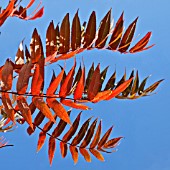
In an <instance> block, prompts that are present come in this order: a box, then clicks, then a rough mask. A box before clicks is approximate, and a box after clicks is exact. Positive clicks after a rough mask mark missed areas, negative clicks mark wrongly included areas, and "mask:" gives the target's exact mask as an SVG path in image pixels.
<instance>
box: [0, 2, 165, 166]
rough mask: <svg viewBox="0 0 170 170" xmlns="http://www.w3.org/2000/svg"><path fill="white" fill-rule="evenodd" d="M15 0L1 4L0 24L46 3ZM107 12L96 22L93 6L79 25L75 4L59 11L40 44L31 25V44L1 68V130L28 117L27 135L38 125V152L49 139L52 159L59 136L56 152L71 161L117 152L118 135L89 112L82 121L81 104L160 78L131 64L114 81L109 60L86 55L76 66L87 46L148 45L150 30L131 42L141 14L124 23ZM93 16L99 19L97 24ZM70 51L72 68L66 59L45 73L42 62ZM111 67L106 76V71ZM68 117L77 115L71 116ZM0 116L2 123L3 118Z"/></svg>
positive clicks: (138, 93)
mask: <svg viewBox="0 0 170 170" xmlns="http://www.w3.org/2000/svg"><path fill="white" fill-rule="evenodd" d="M17 2H18V1H17V0H11V1H10V2H9V3H8V5H7V7H6V9H4V10H2V11H1V13H0V26H2V25H3V24H4V22H5V21H6V19H7V18H8V17H9V16H10V17H13V16H16V17H19V18H21V19H23V20H34V19H37V18H40V17H41V16H42V15H43V13H44V7H40V5H41V2H40V3H39V4H38V6H37V8H36V9H35V10H34V11H33V13H32V14H31V15H27V11H28V9H29V8H30V7H31V6H32V5H33V4H34V3H35V2H36V1H35V0H30V1H29V2H28V4H27V6H26V7H22V6H19V5H20V2H18V4H17ZM111 12H112V10H111V9H110V10H109V11H108V12H107V13H106V15H105V16H104V17H103V19H101V21H100V22H99V21H97V19H96V18H97V17H96V12H95V11H93V12H92V13H91V15H90V17H89V19H88V21H87V22H84V23H83V24H82V23H81V20H80V17H79V11H77V12H76V14H75V15H74V17H73V20H72V21H71V20H70V17H69V15H70V14H69V13H67V14H66V15H65V16H64V18H63V20H62V21H61V24H60V23H58V24H57V25H56V26H55V23H54V22H53V21H51V22H50V24H49V26H48V28H47V30H46V40H45V50H44V49H43V48H44V46H43V41H42V40H43V39H44V38H42V37H41V35H40V34H39V33H38V30H37V29H36V28H35V29H34V31H33V33H32V37H31V41H30V44H29V48H30V50H28V48H27V46H25V48H24V44H23V40H22V41H21V43H20V45H19V47H18V50H17V53H16V57H15V62H14V63H13V62H12V61H11V60H10V59H7V60H6V62H5V64H4V65H2V66H1V67H0V81H1V101H2V106H0V108H1V111H2V112H1V113H3V114H0V116H1V115H2V120H3V121H1V120H0V126H1V127H0V130H1V129H2V131H3V130H4V131H5V130H10V129H11V127H13V126H14V125H16V122H18V123H20V124H23V123H24V122H25V123H27V125H28V126H29V127H28V128H27V133H28V134H29V135H31V134H33V133H35V131H36V130H37V129H39V130H40V133H39V137H38V143H37V152H38V151H40V150H41V148H42V147H43V146H44V144H45V142H46V141H48V158H49V162H50V165H52V162H53V160H54V157H55V153H56V151H57V149H56V148H57V144H58V143H57V142H58V141H59V142H60V151H61V156H62V157H63V158H65V157H66V156H67V154H68V153H70V154H71V156H72V159H73V161H74V163H77V162H78V158H79V155H81V156H82V157H83V158H84V159H85V160H86V161H87V162H91V160H92V159H91V155H93V156H94V157H96V158H97V159H98V160H100V161H104V156H103V153H104V154H105V153H112V152H114V151H113V150H112V149H114V148H116V147H117V146H118V144H119V143H120V140H121V139H122V138H123V137H122V136H120V137H114V138H110V135H111V132H112V129H113V126H112V127H111V128H109V129H108V130H107V131H106V132H105V133H104V134H102V128H103V125H102V121H101V120H98V119H94V120H93V117H90V118H87V119H86V120H85V121H84V123H82V124H81V115H82V114H83V113H82V110H90V109H91V108H90V107H89V103H98V102H100V101H107V100H111V99H137V98H140V97H143V96H149V95H151V94H153V92H154V91H155V90H156V89H157V87H158V86H159V84H160V83H161V82H162V81H163V79H161V80H159V81H156V82H155V83H153V84H151V85H150V86H148V87H146V84H147V81H148V79H149V76H147V77H146V78H145V79H143V80H142V81H141V80H140V75H139V73H138V71H136V73H135V71H134V70H132V72H131V74H130V76H129V77H128V78H127V73H126V71H125V72H124V74H123V76H122V77H121V78H120V80H118V78H117V71H116V70H115V71H111V74H110V73H109V71H108V70H109V69H110V67H108V66H107V67H104V69H102V68H103V64H102V63H98V64H96V63H92V64H91V65H90V67H88V66H85V65H84V61H83V62H82V64H81V63H80V66H79V68H77V61H78V60H77V59H75V55H76V54H80V53H82V52H83V51H85V50H93V49H98V50H100V49H101V50H103V49H105V50H110V51H111V52H116V51H117V52H120V53H124V54H126V53H136V52H141V51H143V50H147V49H149V48H151V47H152V46H153V45H149V46H147V45H148V43H149V41H150V38H151V34H152V33H151V32H148V33H146V35H145V36H144V37H143V38H141V39H140V40H139V41H138V42H137V43H136V44H135V45H132V42H134V41H135V40H134V37H135V36H136V35H135V30H136V25H137V21H138V17H137V18H136V19H135V20H133V21H132V22H131V23H130V24H129V26H128V27H127V28H126V29H125V30H124V27H125V24H124V12H123V13H122V14H121V16H120V17H119V19H118V20H117V21H116V22H115V25H114V26H113V24H112V18H111ZM97 23H100V25H99V27H98V26H97ZM86 25H87V26H86ZM82 27H83V28H82ZM73 57H74V64H73V65H71V64H70V63H69V67H70V70H69V71H67V70H66V68H68V64H67V66H66V64H65V66H64V67H62V66H61V65H59V68H61V71H59V72H57V69H56V67H55V66H54V67H53V68H54V70H53V73H52V78H51V79H49V76H50V75H45V73H46V71H47V70H46V68H48V66H49V65H51V64H52V63H57V62H58V61H60V60H68V59H70V58H73ZM59 64H60V63H59ZM54 65H55V64H54ZM70 65H71V66H70ZM48 71H50V69H49V70H48ZM48 71H47V72H48ZM47 74H50V73H49V72H48V73H47ZM109 74H110V77H108V76H109ZM14 84H15V85H14ZM15 87H16V88H15ZM15 89H16V91H15ZM11 93H12V94H11ZM14 95H15V97H14ZM90 106H91V105H90ZM68 107H69V108H70V109H69V110H68V109H67V108H68ZM76 109H79V110H81V112H80V113H79V114H77V115H75V114H73V113H72V115H71V117H70V113H71V110H72V112H73V111H75V110H76ZM72 116H73V117H75V120H74V121H73V122H72V120H71V118H72ZM18 117H19V119H18ZM4 121H5V122H6V123H4V124H3V123H2V125H1V122H4ZM11 121H12V125H11V126H9V127H7V129H3V126H5V125H7V124H8V123H10V122H11ZM1 145H3V144H1V143H0V147H1Z"/></svg>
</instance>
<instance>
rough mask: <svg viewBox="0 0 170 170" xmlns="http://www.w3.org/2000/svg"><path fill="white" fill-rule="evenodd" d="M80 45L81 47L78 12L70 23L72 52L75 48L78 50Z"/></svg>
mask: <svg viewBox="0 0 170 170" xmlns="http://www.w3.org/2000/svg"><path fill="white" fill-rule="evenodd" d="M80 45H81V26H80V19H79V16H78V11H77V12H76V14H75V16H74V18H73V22H72V31H71V48H72V50H73V51H74V50H76V49H77V48H79V47H80Z"/></svg>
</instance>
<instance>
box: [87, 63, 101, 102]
mask: <svg viewBox="0 0 170 170" xmlns="http://www.w3.org/2000/svg"><path fill="white" fill-rule="evenodd" d="M100 86H101V82H100V64H98V66H97V67H96V69H95V71H94V73H93V75H92V78H91V82H90V84H89V87H88V90H87V96H88V99H89V100H93V98H94V97H95V96H96V95H97V93H98V91H99V88H100Z"/></svg>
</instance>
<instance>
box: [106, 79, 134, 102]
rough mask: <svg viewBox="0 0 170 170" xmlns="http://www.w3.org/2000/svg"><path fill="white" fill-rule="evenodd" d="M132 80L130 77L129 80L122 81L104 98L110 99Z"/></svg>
mask: <svg viewBox="0 0 170 170" xmlns="http://www.w3.org/2000/svg"><path fill="white" fill-rule="evenodd" d="M132 80H133V77H132V78H130V79H129V80H126V81H125V82H123V83H122V84H121V85H119V86H118V87H117V88H116V89H114V90H112V93H111V94H110V95H109V96H108V97H107V98H106V99H105V100H110V99H112V98H114V97H116V96H117V95H119V94H120V93H121V92H123V91H124V90H125V89H126V88H127V87H128V86H129V84H130V83H131V81H132Z"/></svg>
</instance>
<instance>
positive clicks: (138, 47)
mask: <svg viewBox="0 0 170 170" xmlns="http://www.w3.org/2000/svg"><path fill="white" fill-rule="evenodd" d="M151 35H152V32H148V33H147V34H146V35H145V36H144V37H143V38H142V39H141V40H140V41H139V42H138V43H136V44H135V45H134V46H133V47H132V48H131V49H130V50H129V52H130V53H135V52H140V51H143V50H145V49H148V48H151V47H153V46H154V45H151V46H149V47H146V48H145V46H146V45H147V44H148V42H149V39H150V37H151Z"/></svg>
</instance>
